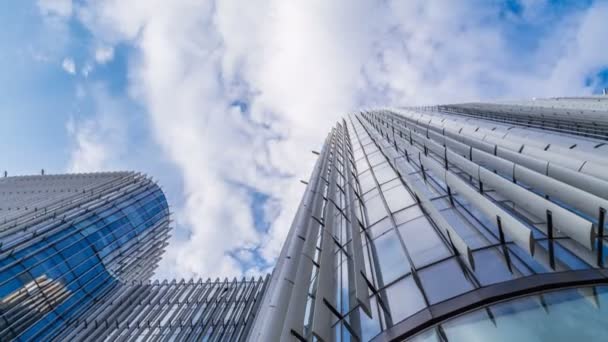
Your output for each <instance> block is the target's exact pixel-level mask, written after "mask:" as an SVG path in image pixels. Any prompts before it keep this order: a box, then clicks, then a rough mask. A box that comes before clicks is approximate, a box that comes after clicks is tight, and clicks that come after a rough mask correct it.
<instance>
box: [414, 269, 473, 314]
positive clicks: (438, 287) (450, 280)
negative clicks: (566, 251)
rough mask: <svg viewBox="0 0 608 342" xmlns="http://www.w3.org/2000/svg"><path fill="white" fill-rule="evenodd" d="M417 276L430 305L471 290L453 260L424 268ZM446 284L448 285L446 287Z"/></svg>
mask: <svg viewBox="0 0 608 342" xmlns="http://www.w3.org/2000/svg"><path fill="white" fill-rule="evenodd" d="M418 275H419V276H420V282H421V283H422V288H423V289H424V292H425V293H426V295H427V297H428V299H429V302H430V303H431V304H435V303H439V302H441V301H443V300H446V299H448V298H452V297H454V296H457V295H459V294H462V293H465V292H468V291H470V290H472V289H473V286H472V285H471V283H470V282H469V281H468V280H467V279H466V278H465V277H464V274H463V273H462V269H461V268H460V265H458V262H457V261H456V259H454V258H451V259H448V260H445V261H442V262H440V263H438V264H436V265H433V266H431V267H429V268H425V269H424V270H422V271H419V272H418ZM446 284H449V285H447V286H446Z"/></svg>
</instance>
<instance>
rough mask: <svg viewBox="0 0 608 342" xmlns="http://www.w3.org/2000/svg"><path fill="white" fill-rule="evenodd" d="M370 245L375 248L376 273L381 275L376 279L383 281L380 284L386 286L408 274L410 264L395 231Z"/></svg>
mask: <svg viewBox="0 0 608 342" xmlns="http://www.w3.org/2000/svg"><path fill="white" fill-rule="evenodd" d="M372 245H373V246H374V247H375V254H376V256H377V261H378V264H379V266H380V269H379V270H378V271H380V273H381V274H379V275H378V279H379V280H380V279H381V280H382V281H383V283H382V281H381V284H388V283H390V282H391V281H393V280H395V279H397V278H398V277H399V276H401V275H404V274H405V273H407V272H409V270H410V264H409V262H408V260H407V257H406V256H405V252H404V250H403V247H401V244H400V243H399V239H398V237H397V234H396V233H395V231H389V232H388V233H386V234H384V235H382V236H381V237H379V238H377V239H376V240H374V242H373V243H372Z"/></svg>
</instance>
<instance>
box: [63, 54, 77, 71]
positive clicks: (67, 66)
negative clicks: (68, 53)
mask: <svg viewBox="0 0 608 342" xmlns="http://www.w3.org/2000/svg"><path fill="white" fill-rule="evenodd" d="M61 67H62V68H63V70H65V72H67V73H68V74H72V75H74V74H76V63H74V60H73V59H71V58H69V57H66V58H64V59H63V62H61Z"/></svg>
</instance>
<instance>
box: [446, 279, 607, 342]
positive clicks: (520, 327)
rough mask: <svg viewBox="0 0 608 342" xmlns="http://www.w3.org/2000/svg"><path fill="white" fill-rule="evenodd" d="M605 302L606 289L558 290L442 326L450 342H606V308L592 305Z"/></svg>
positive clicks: (481, 310) (475, 313)
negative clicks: (490, 314)
mask: <svg viewBox="0 0 608 342" xmlns="http://www.w3.org/2000/svg"><path fill="white" fill-rule="evenodd" d="M541 296H542V299H541ZM541 300H542V301H541ZM607 300H608V295H607V292H606V288H605V287H598V288H595V289H594V288H580V289H567V290H560V291H555V292H549V293H543V294H542V295H534V296H530V297H525V298H518V299H515V300H511V301H507V302H502V303H498V304H495V305H492V306H489V307H488V308H484V309H479V310H477V311H474V312H471V313H468V314H465V315H463V316H459V317H457V318H454V319H452V320H450V321H448V322H446V323H444V324H442V326H443V330H444V332H445V335H446V337H447V339H448V340H449V341H450V342H453V341H456V342H458V341H467V342H468V341H498V342H502V341H504V342H507V341H509V342H511V341H606V340H608V329H607V328H606V326H607V323H608V308H607V307H606V305H596V304H594V303H602V304H607V303H606V301H607ZM543 302H544V304H545V305H544V306H543V305H541V303H543ZM488 310H489V311H490V312H491V313H492V316H493V319H492V318H490V316H489V315H488Z"/></svg>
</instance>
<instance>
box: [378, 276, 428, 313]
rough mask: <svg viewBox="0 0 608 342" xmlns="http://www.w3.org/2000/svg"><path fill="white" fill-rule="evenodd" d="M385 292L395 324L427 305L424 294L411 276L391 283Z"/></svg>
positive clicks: (386, 302)
mask: <svg viewBox="0 0 608 342" xmlns="http://www.w3.org/2000/svg"><path fill="white" fill-rule="evenodd" d="M384 294H385V295H386V299H387V300H386V301H385V304H386V305H387V306H388V308H389V312H390V314H391V318H392V319H393V324H397V323H399V322H401V321H402V320H404V319H405V318H407V317H409V316H411V315H413V314H415V313H416V312H418V311H420V310H422V309H424V308H425V306H426V305H425V304H424V299H423V298H422V294H421V293H420V290H419V289H418V286H416V283H415V282H414V279H413V278H412V277H411V276H409V277H407V278H404V279H401V280H400V281H398V282H397V283H395V284H393V285H391V286H390V287H389V288H387V289H386V290H385V291H384Z"/></svg>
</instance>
